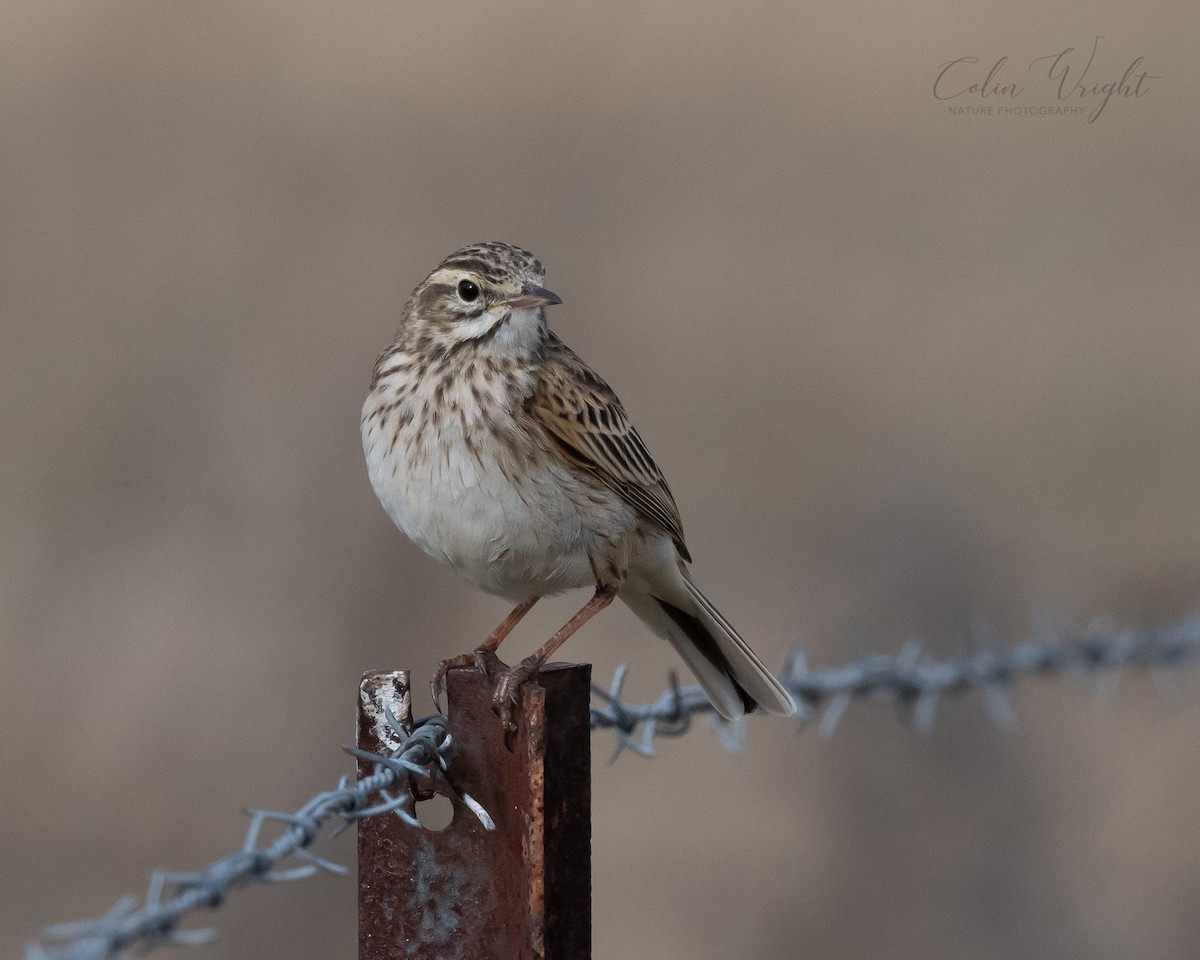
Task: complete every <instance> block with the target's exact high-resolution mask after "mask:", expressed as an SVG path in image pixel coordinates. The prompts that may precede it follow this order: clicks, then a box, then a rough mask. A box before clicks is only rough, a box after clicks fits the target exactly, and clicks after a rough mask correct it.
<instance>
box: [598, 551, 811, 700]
mask: <svg viewBox="0 0 1200 960" xmlns="http://www.w3.org/2000/svg"><path fill="white" fill-rule="evenodd" d="M673 579H674V578H673ZM670 587H672V588H675V589H667V590H660V591H656V593H654V594H645V593H633V594H626V593H625V592H624V591H622V593H621V599H623V600H624V601H625V603H626V604H628V606H629V607H630V608H631V609H632V610H633V612H634V613H636V614H637V615H638V616H639V617H640V618H641V619H642V620H643V621H645V623H646V624H647V625H648V626H649V627H650V628H651V629H652V630H653V631H654V632H655V633H657V634H658V635H659V636H663V637H666V638H667V639H668V640H670V641H671V645H672V646H673V647H674V648H675V649H676V650H677V651H678V652H679V655H680V656H681V657H682V658H683V660H684V662H685V663H686V664H687V665H688V667H689V668H690V669H691V671H692V673H693V674H695V676H696V679H697V680H698V681H699V682H700V686H701V687H702V688H703V690H704V692H705V694H707V696H708V699H709V700H711V701H712V705H713V706H714V707H716V709H717V712H718V713H720V714H721V716H723V717H725V718H726V719H729V720H733V719H736V718H737V717H740V716H742V715H743V714H746V713H750V712H752V711H754V710H755V709H756V708H757V707H760V706H761V707H762V708H763V709H764V710H766V711H767V712H768V713H778V714H783V715H784V716H790V715H791V714H793V713H795V712H796V701H795V700H793V699H792V696H791V694H789V693H788V692H787V690H785V689H784V688H783V685H782V684H781V683H780V682H779V681H778V680H776V679H775V677H774V676H772V675H771V671H770V670H768V669H767V668H766V666H765V665H764V664H763V662H762V661H761V660H759V659H758V656H757V655H756V654H755V653H754V651H753V650H751V649H750V646H749V644H747V643H746V641H745V640H743V639H742V638H741V637H740V636H739V635H738V632H737V631H736V630H734V629H733V627H732V626H731V625H730V623H729V621H728V620H726V619H725V618H724V617H723V616H722V615H721V612H720V611H719V610H718V609H717V608H716V607H714V606H713V605H712V602H711V601H710V600H709V599H708V597H706V596H705V595H704V594H703V593H701V592H700V588H699V587H697V586H696V585H695V584H694V583H692V580H691V578H690V577H689V576H688V575H687V572H686V571H685V570H682V569H680V570H679V577H678V580H677V582H676V583H672V584H670ZM658 593H665V594H667V595H668V599H663V598H662V597H661V596H658V595H657V594H658Z"/></svg>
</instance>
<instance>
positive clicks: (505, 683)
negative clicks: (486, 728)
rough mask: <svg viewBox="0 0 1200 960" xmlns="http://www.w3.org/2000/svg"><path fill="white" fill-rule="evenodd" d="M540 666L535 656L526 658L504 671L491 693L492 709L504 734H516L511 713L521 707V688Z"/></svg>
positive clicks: (539, 661)
mask: <svg viewBox="0 0 1200 960" xmlns="http://www.w3.org/2000/svg"><path fill="white" fill-rule="evenodd" d="M541 666H542V662H541V660H539V659H538V657H537V656H536V655H534V656H531V657H526V658H525V659H524V660H522V661H521V662H520V663H519V664H517V665H516V666H515V667H512V668H511V669H509V670H506V671H505V672H504V674H503V675H502V676H501V677H500V681H499V682H498V683H497V684H496V688H495V690H493V691H492V707H493V709H494V710H495V711H496V713H497V714H499V716H500V723H501V724H502V725H503V726H504V730H505V732H506V733H509V734H512V733H515V732H516V729H517V722H516V720H515V719H514V718H513V713H514V711H515V710H516V709H517V708H518V707H519V706H520V705H521V687H522V686H524V684H525V682H526V681H527V680H531V679H533V678H534V677H536V676H537V673H538V670H539V669H541Z"/></svg>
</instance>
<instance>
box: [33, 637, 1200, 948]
mask: <svg viewBox="0 0 1200 960" xmlns="http://www.w3.org/2000/svg"><path fill="white" fill-rule="evenodd" d="M1197 654H1200V614H1195V615H1193V616H1191V617H1189V618H1188V619H1186V620H1184V621H1182V622H1181V623H1179V624H1176V625H1174V626H1169V627H1162V628H1151V627H1134V628H1127V629H1123V630H1111V629H1106V628H1104V627H1101V626H1093V627H1091V628H1089V629H1088V630H1086V631H1083V632H1081V633H1077V634H1072V635H1067V636H1059V637H1050V636H1039V637H1036V638H1035V639H1032V640H1029V641H1026V642H1025V643H1021V644H1018V645H1017V646H1014V647H1011V648H1009V649H1007V650H1002V651H998V650H985V651H981V652H979V653H976V654H973V655H972V656H968V657H964V658H962V659H958V660H946V661H939V660H935V659H932V658H930V657H928V656H926V655H925V654H924V652H923V651H922V650H921V648H920V646H919V645H917V644H911V643H910V644H906V645H905V646H904V647H903V648H902V649H901V650H900V652H899V653H898V654H894V655H887V654H879V655H874V656H868V657H865V658H863V659H861V660H858V661H857V662H854V663H851V664H847V665H846V666H843V667H831V668H824V669H812V668H810V667H809V665H808V662H807V659H806V658H805V656H804V654H803V652H801V651H797V652H795V653H793V654H792V655H791V656H790V657H789V658H788V660H787V662H786V663H785V665H784V668H783V670H782V671H781V672H780V680H781V682H782V683H783V685H784V686H785V687H787V689H788V690H789V691H790V692H791V694H792V695H793V696H794V697H795V698H796V703H797V704H798V706H799V708H800V709H799V718H800V719H801V720H802V721H805V720H811V719H813V718H814V717H818V716H819V718H820V719H819V729H820V731H821V733H822V734H825V735H830V734H832V733H833V732H834V730H835V729H836V728H837V725H838V722H839V721H840V720H841V718H842V716H843V715H844V714H845V712H846V710H847V708H848V707H849V706H850V703H851V702H852V701H853V700H855V699H860V698H864V697H872V696H873V697H882V698H886V699H891V700H892V701H894V702H895V703H897V704H898V705H899V706H901V707H902V708H904V709H905V710H907V711H908V712H909V714H910V716H911V717H912V720H913V722H914V724H915V725H916V727H917V728H918V729H920V730H926V729H928V728H929V727H930V726H932V725H933V722H934V720H935V719H936V716H937V709H938V706H939V704H940V702H941V700H942V698H943V697H945V696H948V695H952V694H954V695H957V694H962V693H965V692H967V691H969V690H973V689H976V688H978V689H979V690H981V691H982V693H983V697H984V705H985V707H986V708H987V710H988V713H989V715H990V716H991V718H992V720H993V722H995V723H996V724H997V725H998V726H1002V727H1003V726H1009V725H1011V724H1012V722H1013V712H1012V707H1011V706H1010V705H1009V703H1008V700H1007V698H1006V692H1007V690H1008V688H1009V687H1011V686H1012V685H1013V684H1014V683H1016V681H1017V680H1018V679H1020V678H1021V677H1022V676H1025V675H1030V674H1051V673H1072V672H1073V673H1078V674H1095V673H1103V672H1108V673H1111V674H1114V675H1115V674H1116V673H1117V672H1118V671H1120V670H1123V669H1126V668H1128V667H1143V668H1148V667H1169V666H1176V665H1178V664H1181V663H1183V662H1185V661H1189V660H1192V659H1195V658H1196V657H1197ZM624 682H625V668H624V667H623V666H622V667H619V668H618V669H617V671H616V673H615V675H614V676H613V680H612V683H611V684H610V685H609V687H608V689H606V690H605V689H601V688H598V687H596V688H593V692H594V694H595V697H596V700H597V701H598V703H596V704H594V705H593V706H592V709H591V726H592V729H593V730H597V729H602V730H611V731H612V732H613V733H614V734H615V736H616V752H615V753H614V755H613V758H614V759H615V758H616V756H617V755H619V754H620V753H621V752H622V751H623V750H630V751H632V752H633V753H636V754H639V755H641V756H653V755H654V744H655V740H656V738H658V737H679V736H683V735H684V734H685V733H687V732H688V731H689V730H690V729H691V727H692V721H693V719H694V718H695V717H696V716H697V715H700V714H707V715H709V716H710V718H711V719H713V721H714V726H715V729H716V731H717V734H718V736H719V737H720V739H721V742H722V743H723V744H724V746H725V747H726V748H727V749H730V750H737V749H740V747H741V746H742V744H743V741H744V733H745V725H744V721H743V720H739V721H736V722H733V723H729V722H727V721H724V720H721V719H720V717H718V716H717V715H716V713H715V712H714V711H713V709H712V706H711V704H710V703H709V702H708V699H707V698H706V697H705V695H704V693H703V692H702V691H701V689H700V688H699V687H697V686H680V685H679V681H678V679H677V678H676V677H675V676H674V674H672V675H671V678H670V684H669V686H668V687H667V689H666V690H664V691H663V692H662V693H661V694H660V695H659V696H658V697H656V698H655V699H654V700H653V701H651V702H650V703H644V704H635V703H627V702H626V701H625V700H623V699H622V696H621V693H622V689H623V687H624ZM387 720H388V723H389V724H390V725H391V727H392V729H393V730H394V731H395V732H396V734H397V736H398V737H399V741H400V745H399V746H398V747H397V748H396V750H395V751H394V752H393V753H392V754H390V755H389V756H382V755H375V754H364V753H363V752H362V751H359V750H354V749H350V748H348V752H349V753H350V754H352V755H353V756H355V757H358V758H359V759H365V760H368V761H370V762H371V763H373V764H374V769H373V771H372V773H371V774H370V775H369V776H366V777H364V778H363V779H361V780H359V781H358V783H357V784H355V785H354V786H352V787H351V786H347V785H346V778H344V777H343V778H342V782H341V783H339V784H338V787H337V789H336V790H331V791H329V792H326V793H320V794H318V795H317V796H315V797H313V798H312V799H311V800H310V801H309V802H308V803H306V804H304V806H302V807H300V808H299V809H297V810H295V811H294V812H292V813H277V812H273V811H269V810H255V811H250V826H249V828H248V829H247V832H246V838H245V841H244V842H243V844H242V848H241V850H239V851H238V852H237V853H234V854H232V855H230V856H228V857H225V858H224V859H221V860H218V861H216V862H215V863H213V864H211V865H210V866H208V867H207V868H205V869H204V870H200V871H197V872H195V873H172V872H168V871H157V872H155V873H154V874H153V875H152V876H151V878H150V882H149V886H148V888H147V891H146V895H145V898H144V899H143V900H141V901H140V902H139V900H138V898H137V897H132V896H131V897H126V898H124V899H122V900H120V901H119V902H118V903H117V904H116V905H115V906H114V907H113V908H112V909H111V910H109V912H108V913H106V914H105V915H104V916H103V917H100V918H99V919H96V920H86V921H80V922H76V923H68V924H61V925H59V926H57V927H54V928H52V929H50V930H48V931H47V932H46V938H47V939H49V940H52V941H59V942H58V944H57V945H55V946H49V947H47V946H43V945H41V944H32V945H30V947H29V948H28V950H27V951H26V955H25V956H26V960H110V958H114V957H118V956H121V955H124V954H127V953H128V951H130V950H132V949H135V948H136V949H138V951H139V952H146V951H148V950H150V949H153V948H154V947H156V946H159V945H161V944H165V943H170V944H193V943H202V942H205V941H206V940H208V939H210V938H211V936H212V934H211V931H207V930H181V929H179V925H180V923H181V922H182V920H183V919H184V918H185V917H186V915H187V914H189V913H191V912H193V911H195V910H199V909H202V908H210V909H211V908H214V907H217V906H219V905H220V904H221V903H222V902H223V901H224V899H225V896H226V894H228V893H229V892H230V891H231V890H234V889H236V888H238V887H241V886H244V885H246V884H250V883H255V882H283V881H289V880H300V879H303V878H305V877H309V876H312V875H313V874H315V873H318V872H320V871H326V872H344V871H343V868H342V867H340V866H339V865H337V864H335V863H332V862H330V861H328V860H325V859H322V858H321V857H318V856H316V855H315V854H313V853H311V852H310V851H309V850H308V849H307V848H308V847H309V846H310V845H311V844H312V843H313V841H314V840H315V839H316V838H317V837H318V835H319V834H320V832H321V830H322V828H323V827H324V826H325V824H326V823H328V822H331V821H333V822H334V823H335V829H334V830H333V831H332V832H333V833H339V832H341V831H342V830H344V829H345V828H346V827H347V826H349V825H350V824H351V823H353V822H355V821H357V820H361V819H364V818H366V817H372V816H379V815H382V814H386V813H393V814H395V815H396V816H398V817H400V819H401V820H403V821H404V822H405V823H407V824H409V825H410V826H413V827H417V828H419V827H420V821H418V820H417V818H416V816H415V814H414V811H413V809H412V806H411V805H412V802H413V790H412V780H411V778H412V777H414V776H415V777H421V778H428V777H430V776H431V775H433V774H434V773H438V772H440V773H441V774H442V775H444V774H445V773H446V772H447V769H448V761H449V748H450V744H451V737H450V734H449V731H448V728H447V721H446V718H445V717H443V716H440V715H435V716H432V717H428V718H426V719H425V720H422V721H420V723H419V724H418V725H417V727H416V728H415V729H414V730H413V732H412V733H411V734H406V733H405V732H404V731H403V729H402V728H401V726H400V724H399V723H398V722H397V721H396V719H395V717H393V716H392V715H391V714H390V712H388V713H387ZM376 796H377V797H378V798H379V799H378V800H375V801H374V802H372V798H373V797H376ZM462 799H463V800H464V802H465V803H466V805H467V806H468V808H469V809H471V810H472V811H473V812H474V813H475V815H476V816H477V817H479V820H480V822H481V823H483V825H484V827H485V829H489V830H490V829H494V824H493V823H492V821H491V818H490V817H489V816H488V814H487V811H485V810H484V809H483V808H482V807H480V806H479V804H478V803H477V802H476V801H475V800H474V799H473V798H471V797H469V796H467V795H465V794H463V795H462ZM269 822H277V823H280V824H282V831H281V833H280V835H279V837H278V838H276V839H275V840H274V841H272V842H271V843H268V844H265V845H262V846H260V845H259V835H260V833H261V832H262V829H263V827H264V826H265V825H266V824H267V823H269ZM288 860H292V861H299V863H297V864H296V865H294V866H290V867H281V864H283V863H284V861H288Z"/></svg>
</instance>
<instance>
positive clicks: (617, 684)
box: [592, 614, 1200, 759]
mask: <svg viewBox="0 0 1200 960" xmlns="http://www.w3.org/2000/svg"><path fill="white" fill-rule="evenodd" d="M1198 654H1200V614H1193V615H1192V616H1190V617H1188V618H1187V619H1186V620H1183V621H1181V622H1180V623H1177V624H1174V625H1171V626H1166V627H1129V628H1124V629H1110V628H1106V627H1104V626H1103V625H1099V624H1097V625H1093V626H1092V627H1089V628H1088V629H1087V630H1084V631H1081V632H1078V633H1074V634H1068V635H1063V636H1044V635H1042V636H1037V637H1035V638H1034V639H1031V640H1027V641H1026V642H1024V643H1020V644H1018V645H1016V646H1014V647H1010V648H1008V649H1006V650H994V649H993V650H982V651H980V652H978V653H975V654H973V655H971V656H968V657H963V658H961V659H958V660H935V659H933V658H931V657H928V656H927V655H926V654H925V653H924V652H923V651H922V650H921V647H920V645H919V644H916V643H908V644H905V646H904V647H903V648H902V649H901V650H900V652H899V653H898V654H876V655H873V656H868V657H864V658H863V659H861V660H858V661H856V662H854V663H850V664H847V665H846V666H843V667H828V668H824V669H813V668H811V667H809V665H808V661H807V658H806V657H805V655H804V652H803V651H800V650H797V651H795V652H793V653H792V654H791V655H790V656H789V657H788V660H787V662H786V663H785V664H784V667H783V670H781V671H780V673H779V679H780V682H782V683H783V685H784V686H785V687H787V689H788V691H789V692H790V693H791V694H792V696H793V697H794V698H795V700H796V704H797V706H798V707H799V711H798V715H799V719H800V720H801V721H807V720H811V719H813V718H814V717H818V716H819V721H818V729H819V730H820V732H821V733H822V734H823V735H825V736H829V735H831V734H832V733H833V732H834V730H836V729H837V725H838V723H839V722H840V721H841V719H842V717H843V716H844V715H845V713H846V709H847V708H848V707H849V706H850V703H851V701H853V700H855V699H860V698H865V697H882V698H886V699H891V700H892V701H894V702H895V703H897V704H898V705H899V706H900V707H902V708H904V709H905V710H906V711H907V712H908V713H909V715H910V716H911V718H912V721H913V724H914V725H915V726H916V728H917V729H918V730H922V731H923V730H928V729H929V728H930V727H931V726H933V723H934V720H935V719H936V716H937V709H938V707H939V706H940V704H941V701H942V698H943V697H945V696H949V695H959V694H963V693H966V692H967V691H969V690H974V689H979V690H980V691H981V693H982V695H983V702H984V706H985V708H986V709H987V712H988V715H989V716H990V717H991V719H992V722H993V723H995V724H996V725H997V726H999V727H1001V728H1008V727H1011V726H1012V724H1013V723H1014V722H1015V715H1014V713H1013V710H1012V706H1011V705H1010V704H1009V702H1008V697H1007V691H1008V688H1009V687H1011V686H1012V685H1013V684H1014V683H1016V682H1017V680H1018V679H1020V678H1021V677H1022V676H1026V675H1031V674H1050V673H1077V674H1096V673H1111V674H1113V675H1116V674H1117V673H1118V672H1119V671H1121V670H1124V669H1126V668H1128V667H1141V668H1149V667H1171V666H1176V665H1178V664H1181V663H1183V662H1184V661H1187V660H1191V659H1194V658H1196V657H1197V655H1198ZM624 681H625V670H624V668H623V667H622V668H619V669H618V670H617V672H616V675H615V676H614V678H613V682H612V685H611V686H610V687H609V689H607V690H604V689H601V688H599V687H593V693H594V694H595V696H596V698H597V700H599V701H600V702H599V703H598V704H595V705H593V706H592V729H604V730H611V731H613V733H614V734H615V736H616V739H617V746H616V753H615V754H614V759H615V757H616V755H617V754H620V753H621V752H622V751H623V750H630V751H632V752H633V753H637V754H639V755H641V756H653V755H654V741H655V738H656V737H676V736H681V735H682V734H684V733H686V732H687V731H688V729H689V726H690V721H691V718H692V717H694V716H696V715H697V714H707V715H709V716H710V717H711V718H712V719H713V722H714V725H715V726H716V729H717V732H718V734H719V735H720V736H721V740H722V742H723V743H724V744H725V746H726V747H729V748H730V749H736V748H737V747H738V746H740V744H741V743H742V731H743V726H742V722H741V721H738V722H737V723H733V724H731V723H729V722H728V721H724V720H722V719H721V718H720V717H719V716H718V715H717V713H716V711H714V710H713V707H712V704H711V703H709V702H708V699H707V698H706V697H705V696H704V693H703V691H701V689H700V688H699V687H697V686H687V687H680V686H679V685H678V682H677V681H676V680H675V678H674V677H673V676H672V678H671V686H670V687H669V688H668V689H667V690H665V691H664V692H663V693H662V694H660V695H659V696H658V697H657V698H656V699H655V700H653V701H652V702H650V703H643V704H635V703H627V702H625V701H624V700H622V699H621V690H622V686H623V684H624Z"/></svg>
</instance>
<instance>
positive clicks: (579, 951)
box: [358, 664, 592, 960]
mask: <svg viewBox="0 0 1200 960" xmlns="http://www.w3.org/2000/svg"><path fill="white" fill-rule="evenodd" d="M400 676H401V675H397V674H375V675H367V676H366V677H364V678H363V682H362V687H361V689H360V704H359V740H358V745H359V747H360V748H361V749H363V750H369V751H372V752H383V753H387V752H388V751H389V750H391V749H393V748H394V746H395V744H394V743H390V742H388V741H389V738H388V731H387V730H386V725H380V724H378V723H376V722H375V718H376V717H378V716H379V715H381V714H382V710H381V708H380V707H379V704H380V703H381V702H383V700H385V699H388V698H391V700H392V701H393V702H394V703H395V704H396V705H399V704H400V702H401V701H404V700H405V698H406V694H407V676H406V675H403V680H402V681H400V680H399V679H398V677H400ZM448 681H449V682H448V687H449V690H448V704H449V710H448V714H449V719H450V732H451V733H452V735H453V737H454V754H453V759H452V760H451V764H450V776H451V779H452V780H453V783H454V787H455V788H456V790H457V791H459V792H463V793H467V794H470V795H471V796H472V797H473V798H474V799H475V800H476V801H478V802H479V804H480V805H481V806H482V807H483V808H484V809H485V810H486V811H487V812H488V814H490V815H491V817H492V819H493V820H494V821H495V825H496V828H495V830H492V831H488V830H486V829H485V828H484V826H483V825H482V824H481V823H480V821H479V819H478V818H477V817H476V816H475V815H474V814H473V813H472V812H471V811H470V810H469V809H468V808H467V806H466V804H465V803H464V802H463V801H462V800H461V799H459V798H458V796H456V795H455V793H454V791H451V790H449V789H447V788H446V786H445V785H444V784H441V783H438V784H435V787H434V789H435V790H437V792H439V793H443V794H445V795H446V796H448V797H450V799H451V801H452V802H453V805H454V814H453V820H452V821H451V822H450V825H449V826H447V827H446V828H445V829H444V830H440V831H436V832H435V831H430V830H423V829H416V828H413V827H411V826H408V825H406V824H404V823H403V822H401V821H400V819H399V818H397V817H395V816H391V815H383V816H377V817H373V818H371V819H368V820H364V821H362V822H360V823H359V827H358V877H359V888H358V890H359V892H358V922H359V941H358V944H359V945H358V956H359V960H400V958H403V960H468V958H469V960H589V958H590V957H591V937H592V931H591V927H592V915H591V736H590V733H591V731H590V724H589V701H590V685H591V667H590V665H587V664H550V665H547V666H546V667H544V668H542V671H541V676H540V679H539V681H538V682H537V683H528V684H526V685H525V687H524V689H523V691H522V701H521V710H520V711H519V715H518V727H517V733H516V735H515V737H514V738H513V741H512V744H511V749H510V748H509V746H506V744H505V738H504V731H503V729H502V728H501V726H500V721H499V719H498V718H497V716H496V714H495V713H493V712H492V704H491V696H492V687H491V683H490V681H488V679H487V678H486V677H484V676H482V675H481V674H479V673H477V672H476V671H474V670H452V671H450V674H449V677H448ZM399 685H402V686H403V688H404V695H401V694H400V693H399V692H398V689H397V688H398V686H399ZM396 705H394V706H392V707H391V709H392V711H393V713H396V710H397V706H396ZM405 707H406V703H405ZM396 716H397V718H398V719H401V720H402V722H403V720H404V718H402V717H401V716H400V714H396ZM381 736H382V739H381ZM369 766H370V765H369V764H368V765H367V767H368V768H369ZM368 772H369V771H368Z"/></svg>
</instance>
